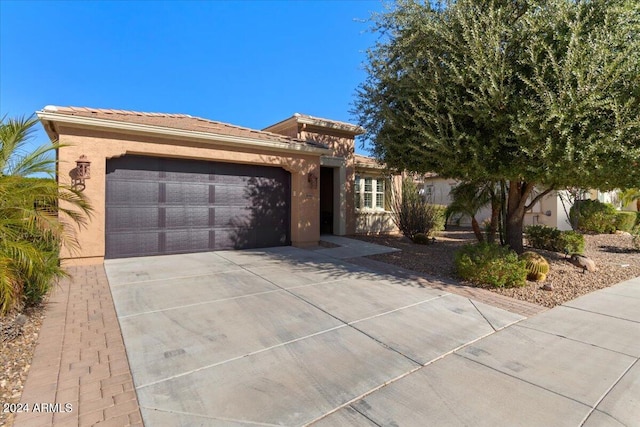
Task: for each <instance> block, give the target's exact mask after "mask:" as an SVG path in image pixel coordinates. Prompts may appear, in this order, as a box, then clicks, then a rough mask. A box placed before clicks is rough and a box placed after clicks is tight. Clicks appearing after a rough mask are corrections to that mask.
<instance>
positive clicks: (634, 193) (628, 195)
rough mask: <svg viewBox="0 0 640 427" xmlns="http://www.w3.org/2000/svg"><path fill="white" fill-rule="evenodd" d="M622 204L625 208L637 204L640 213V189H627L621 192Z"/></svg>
mask: <svg viewBox="0 0 640 427" xmlns="http://www.w3.org/2000/svg"><path fill="white" fill-rule="evenodd" d="M620 202H621V203H622V206H623V207H624V206H627V205H629V204H631V203H633V202H636V210H637V211H638V212H640V188H627V189H626V190H624V191H622V192H620Z"/></svg>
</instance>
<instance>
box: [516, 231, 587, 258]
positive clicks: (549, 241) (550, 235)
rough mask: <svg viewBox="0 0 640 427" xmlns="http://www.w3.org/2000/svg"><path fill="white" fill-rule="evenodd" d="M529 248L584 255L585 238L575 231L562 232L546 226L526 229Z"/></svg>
mask: <svg viewBox="0 0 640 427" xmlns="http://www.w3.org/2000/svg"><path fill="white" fill-rule="evenodd" d="M524 232H525V235H526V236H527V240H528V242H529V246H531V247H533V248H536V249H544V250H547V251H553V252H565V253H576V254H581V253H584V236H583V235H582V234H580V233H577V232H575V231H560V230H558V229H557V228H553V227H547V226H545V225H530V226H529V227H526V228H525V231H524Z"/></svg>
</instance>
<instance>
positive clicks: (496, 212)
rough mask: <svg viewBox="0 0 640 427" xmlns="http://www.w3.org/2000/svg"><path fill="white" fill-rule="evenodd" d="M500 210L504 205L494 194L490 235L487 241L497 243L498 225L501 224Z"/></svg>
mask: <svg viewBox="0 0 640 427" xmlns="http://www.w3.org/2000/svg"><path fill="white" fill-rule="evenodd" d="M500 209H502V204H501V203H500V198H499V197H498V195H497V194H493V195H492V197H491V225H490V226H489V235H488V236H487V241H488V242H489V243H494V242H495V241H496V235H497V234H498V224H499V222H500Z"/></svg>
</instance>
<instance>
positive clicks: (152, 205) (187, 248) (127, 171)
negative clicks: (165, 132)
mask: <svg viewBox="0 0 640 427" xmlns="http://www.w3.org/2000/svg"><path fill="white" fill-rule="evenodd" d="M290 187H291V176H290V174H289V172H287V171H285V170H284V169H282V168H279V167H271V166H260V165H249V164H234V163H224V162H207V161H199V160H185V159H172V158H162V157H146V156H134V155H126V156H123V157H119V158H115V159H109V160H107V170H106V194H105V196H106V216H105V234H106V242H105V243H106V253H105V257H106V258H124V257H135V256H150V255H164V254H178V253H187V252H203V251H212V250H221V249H249V248H261V247H272V246H285V245H289V244H290V243H291V239H290V222H291V221H290V213H291V210H290V209H291V190H290Z"/></svg>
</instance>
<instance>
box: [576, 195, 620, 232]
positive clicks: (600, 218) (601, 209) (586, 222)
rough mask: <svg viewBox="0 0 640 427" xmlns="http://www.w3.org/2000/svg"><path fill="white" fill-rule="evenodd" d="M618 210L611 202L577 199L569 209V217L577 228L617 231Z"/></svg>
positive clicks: (581, 229)
mask: <svg viewBox="0 0 640 427" xmlns="http://www.w3.org/2000/svg"><path fill="white" fill-rule="evenodd" d="M617 212H618V211H616V208H615V207H614V206H613V205H612V204H610V203H602V202H600V201H598V200H577V201H576V202H575V203H574V205H573V206H571V209H570V210H569V218H570V220H571V224H574V226H575V227H574V228H576V229H577V230H580V231H586V232H593V233H613V232H615V231H616V213H617Z"/></svg>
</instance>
